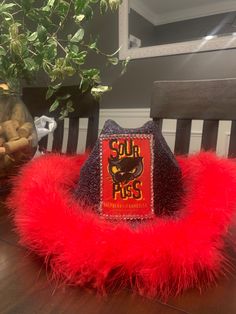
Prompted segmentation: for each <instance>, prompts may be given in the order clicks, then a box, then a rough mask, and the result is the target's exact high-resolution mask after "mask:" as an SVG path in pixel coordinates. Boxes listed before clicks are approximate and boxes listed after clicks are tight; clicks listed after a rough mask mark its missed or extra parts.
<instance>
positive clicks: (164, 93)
mask: <svg viewBox="0 0 236 314" xmlns="http://www.w3.org/2000/svg"><path fill="white" fill-rule="evenodd" d="M151 117H152V118H154V117H156V118H159V119H160V118H163V119H197V120H198V119H199V120H207V119H208V120H232V117H235V118H236V79H223V80H200V81H157V82H154V86H153V92H152V100H151Z"/></svg>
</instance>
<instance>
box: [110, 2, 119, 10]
mask: <svg viewBox="0 0 236 314" xmlns="http://www.w3.org/2000/svg"><path fill="white" fill-rule="evenodd" d="M121 2H122V1H121V0H109V6H110V9H111V10H112V11H116V10H117V9H118V8H119V5H120V4H121Z"/></svg>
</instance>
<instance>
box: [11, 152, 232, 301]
mask: <svg viewBox="0 0 236 314" xmlns="http://www.w3.org/2000/svg"><path fill="white" fill-rule="evenodd" d="M84 160H85V157H84V156H77V157H66V156H59V155H48V156H45V157H41V158H38V159H36V160H34V161H32V162H31V163H29V164H28V165H27V166H25V167H24V168H23V170H22V172H21V174H20V175H19V176H18V178H17V179H16V180H15V183H14V190H13V192H12V196H11V197H10V199H9V204H10V206H11V207H12V208H13V209H14V221H15V224H16V227H17V230H18V233H19V235H20V239H21V243H22V244H23V245H25V246H26V247H28V248H29V249H30V250H32V251H34V252H35V253H37V254H38V255H40V256H42V257H43V258H44V259H45V261H46V262H47V263H49V264H50V266H51V269H52V274H53V277H54V278H57V279H58V278H59V279H61V280H63V281H65V282H67V283H70V284H76V285H79V286H85V285H86V286H92V287H94V288H96V289H98V290H99V291H100V292H104V291H110V290H111V289H112V288H117V287H119V288H120V287H125V286H129V287H131V288H132V289H133V290H134V291H136V292H138V293H140V294H141V295H145V296H149V297H155V296H159V297H162V298H167V297H169V296H171V295H178V294H179V293H180V292H182V291H184V290H185V289H187V288H191V287H197V288H199V289H201V288H202V287H203V286H205V285H208V284H210V283H214V282H215V280H216V279H217V278H218V276H220V275H221V274H222V273H224V272H225V271H226V265H227V256H225V254H224V243H225V242H224V240H225V236H226V235H227V230H228V227H229V225H230V224H231V222H232V217H233V213H234V206H235V204H236V164H234V162H232V161H229V160H226V159H219V158H217V157H215V156H214V155H213V154H208V153H200V154H198V155H195V156H191V157H188V158H180V159H179V163H180V166H181V169H182V173H183V180H184V184H185V189H186V195H185V198H184V201H183V206H182V208H180V210H179V214H178V217H175V218H165V217H163V218H158V217H156V218H155V219H154V220H153V221H152V222H144V223H143V224H141V225H139V226H136V228H134V227H132V226H131V225H129V224H128V223H126V222H119V223H116V224H115V223H112V222H107V221H104V220H102V219H101V218H100V217H99V216H98V215H97V214H95V213H93V212H91V211H90V210H88V209H85V208H81V207H80V206H79V205H78V203H77V202H76V201H75V200H74V199H73V196H72V194H71V192H70V189H71V188H73V187H74V182H75V181H76V180H77V177H78V174H79V172H80V168H81V166H82V164H83V162H84Z"/></svg>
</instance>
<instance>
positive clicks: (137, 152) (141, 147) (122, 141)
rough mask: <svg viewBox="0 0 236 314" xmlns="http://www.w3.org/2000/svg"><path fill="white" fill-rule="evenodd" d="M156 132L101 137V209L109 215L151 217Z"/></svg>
mask: <svg viewBox="0 0 236 314" xmlns="http://www.w3.org/2000/svg"><path fill="white" fill-rule="evenodd" d="M152 146H153V136H152V135H151V134H123V135H102V136H101V137H100V171H101V172H100V178H101V181H100V212H101V214H102V215H103V216H105V217H109V218H122V217H124V218H125V219H128V218H130V219H138V218H151V217H152V216H153V214H154V212H153V179H152V168H153V148H152Z"/></svg>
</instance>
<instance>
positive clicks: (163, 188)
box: [75, 120, 183, 215]
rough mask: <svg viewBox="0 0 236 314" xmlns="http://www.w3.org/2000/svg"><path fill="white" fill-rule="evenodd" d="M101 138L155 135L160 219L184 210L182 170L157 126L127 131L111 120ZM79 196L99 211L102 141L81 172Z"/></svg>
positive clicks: (156, 208) (151, 124) (156, 206)
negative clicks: (182, 207)
mask: <svg viewBox="0 0 236 314" xmlns="http://www.w3.org/2000/svg"><path fill="white" fill-rule="evenodd" d="M101 134H107V135H110V134H153V139H154V147H153V151H154V165H153V166H154V167H153V188H154V211H155V214H156V215H162V214H171V213H172V212H173V211H176V210H177V209H178V208H179V207H180V206H179V203H180V202H181V197H182V194H183V184H182V175H181V170H180V168H179V166H178V163H177V161H176V159H175V157H174V155H173V154H172V152H171V150H170V149H169V147H168V145H167V143H166V141H165V139H164V138H163V136H162V133H161V131H160V129H159V127H158V126H157V125H156V124H155V123H154V122H153V121H149V122H147V123H145V124H144V125H143V126H142V127H141V128H137V129H124V128H122V127H120V126H119V125H118V124H117V123H116V122H114V121H112V120H107V121H106V123H105V125H104V127H103V130H102V132H101ZM75 194H76V196H77V198H78V200H79V201H80V202H82V203H83V204H86V205H89V206H92V207H94V209H95V210H96V209H98V207H99V201H100V157H99V140H97V142H96V144H95V147H94V149H93V151H92V152H91V154H90V156H89V158H88V160H87V161H86V163H85V164H84V166H83V167H82V169H81V172H80V179H79V182H78V183H77V185H76V189H75Z"/></svg>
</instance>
